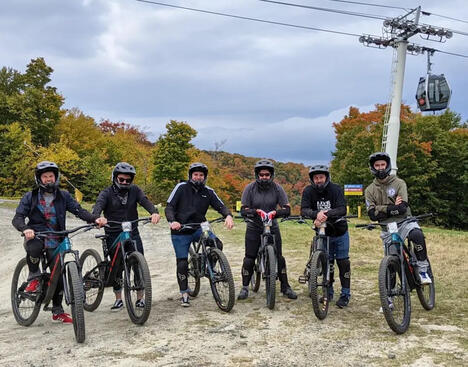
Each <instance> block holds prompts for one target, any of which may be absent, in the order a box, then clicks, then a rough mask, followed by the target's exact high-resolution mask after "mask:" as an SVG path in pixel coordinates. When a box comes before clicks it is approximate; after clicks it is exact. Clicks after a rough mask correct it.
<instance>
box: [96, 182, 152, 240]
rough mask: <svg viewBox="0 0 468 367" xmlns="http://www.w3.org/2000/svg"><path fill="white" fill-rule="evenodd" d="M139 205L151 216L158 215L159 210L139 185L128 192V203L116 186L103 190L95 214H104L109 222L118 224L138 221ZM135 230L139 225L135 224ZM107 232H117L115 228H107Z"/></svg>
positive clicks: (131, 187)
mask: <svg viewBox="0 0 468 367" xmlns="http://www.w3.org/2000/svg"><path fill="white" fill-rule="evenodd" d="M137 204H140V205H141V206H142V207H143V208H145V209H146V210H147V211H148V212H149V213H150V214H153V213H158V209H157V208H156V207H155V206H154V205H153V203H152V202H151V201H150V200H149V199H148V198H147V196H146V195H145V193H144V192H143V190H142V189H140V188H139V187H138V186H137V185H131V186H130V188H129V190H128V196H127V198H126V201H125V200H124V197H123V195H122V194H120V193H119V189H118V188H117V187H115V186H114V185H111V186H109V187H108V188H106V189H104V190H102V191H101V192H100V193H99V196H98V198H97V199H96V204H94V207H93V214H95V215H100V214H101V213H102V212H104V216H105V217H106V218H107V220H113V221H116V222H125V221H131V220H135V219H138V210H137ZM132 228H133V230H134V231H135V230H137V228H138V223H133V227H132ZM105 231H106V232H115V230H114V228H113V229H112V230H109V229H108V228H107V227H106V228H105Z"/></svg>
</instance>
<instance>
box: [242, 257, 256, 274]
mask: <svg viewBox="0 0 468 367" xmlns="http://www.w3.org/2000/svg"><path fill="white" fill-rule="evenodd" d="M254 265H255V259H252V258H251V257H244V261H243V263H242V274H243V275H249V274H250V273H251V272H252V270H253V267H254Z"/></svg>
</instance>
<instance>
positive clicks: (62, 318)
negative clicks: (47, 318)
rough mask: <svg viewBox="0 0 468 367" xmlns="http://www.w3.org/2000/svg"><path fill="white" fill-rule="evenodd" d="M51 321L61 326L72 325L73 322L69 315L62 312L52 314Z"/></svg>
mask: <svg viewBox="0 0 468 367" xmlns="http://www.w3.org/2000/svg"><path fill="white" fill-rule="evenodd" d="M52 321H55V322H61V323H63V324H73V320H72V318H71V317H70V315H69V314H67V313H65V312H62V313H59V314H57V315H55V314H52Z"/></svg>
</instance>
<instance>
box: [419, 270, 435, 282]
mask: <svg viewBox="0 0 468 367" xmlns="http://www.w3.org/2000/svg"><path fill="white" fill-rule="evenodd" d="M419 279H420V280H421V285H424V284H432V280H431V277H430V276H429V274H428V273H427V272H425V271H420V272H419Z"/></svg>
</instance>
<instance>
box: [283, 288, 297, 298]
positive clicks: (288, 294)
mask: <svg viewBox="0 0 468 367" xmlns="http://www.w3.org/2000/svg"><path fill="white" fill-rule="evenodd" d="M283 296H285V297H288V298H289V299H297V294H296V292H294V291H293V290H292V289H291V287H288V288H286V289H285V290H284V292H283Z"/></svg>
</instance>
